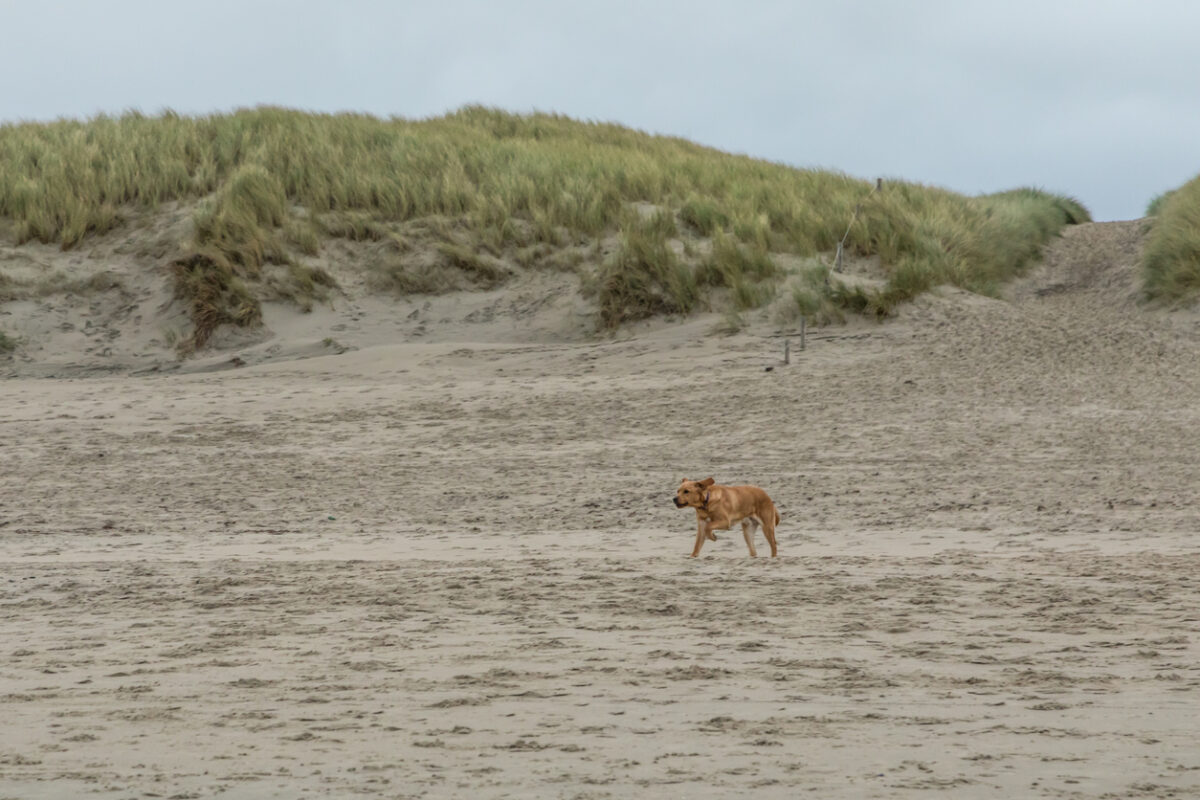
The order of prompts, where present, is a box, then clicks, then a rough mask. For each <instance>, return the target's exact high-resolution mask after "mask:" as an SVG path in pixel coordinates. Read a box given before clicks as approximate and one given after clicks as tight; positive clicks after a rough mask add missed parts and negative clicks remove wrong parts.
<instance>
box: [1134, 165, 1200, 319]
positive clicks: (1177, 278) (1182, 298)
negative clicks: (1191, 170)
mask: <svg viewBox="0 0 1200 800" xmlns="http://www.w3.org/2000/svg"><path fill="white" fill-rule="evenodd" d="M1146 213H1147V214H1148V215H1155V216H1156V219H1155V220H1154V222H1153V227H1152V228H1151V230H1150V235H1149V236H1148V237H1147V239H1146V250H1145V252H1144V254H1143V256H1142V274H1143V278H1144V281H1145V287H1146V295H1147V296H1148V297H1149V298H1150V299H1152V300H1159V301H1162V302H1166V303H1171V304H1183V303H1188V302H1194V301H1195V300H1196V299H1197V298H1200V176H1197V177H1195V178H1193V179H1192V180H1190V181H1188V182H1187V183H1185V184H1184V185H1183V186H1180V187H1179V188H1178V189H1174V190H1171V191H1169V192H1164V193H1163V194H1161V195H1159V196H1158V197H1156V198H1154V200H1153V201H1151V204H1150V206H1149V207H1148V208H1147V210H1146Z"/></svg>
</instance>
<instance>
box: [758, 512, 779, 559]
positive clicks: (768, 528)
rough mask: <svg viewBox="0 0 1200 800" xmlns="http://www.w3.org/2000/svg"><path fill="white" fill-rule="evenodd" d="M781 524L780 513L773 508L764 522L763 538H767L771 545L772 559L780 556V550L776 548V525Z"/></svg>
mask: <svg viewBox="0 0 1200 800" xmlns="http://www.w3.org/2000/svg"><path fill="white" fill-rule="evenodd" d="M778 522H779V513H778V512H777V511H776V510H775V509H774V508H772V509H771V510H770V511H769V512H767V515H766V516H765V517H764V518H763V520H762V526H763V536H766V537H767V543H768V544H769V545H771V558H774V557H775V556H777V555H779V549H778V548H777V547H776V546H775V525H776V524H777V523H778Z"/></svg>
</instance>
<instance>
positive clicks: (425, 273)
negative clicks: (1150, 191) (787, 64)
mask: <svg viewBox="0 0 1200 800" xmlns="http://www.w3.org/2000/svg"><path fill="white" fill-rule="evenodd" d="M871 190H872V185H871V184H869V183H867V182H866V181H862V180H858V179H855V178H852V177H850V176H847V175H844V174H841V173H837V172H832V171H826V170H811V169H795V168H791V167H787V166H784V165H780V164H774V163H769V162H766V161H760V160H756V159H752V158H748V157H745V156H735V155H729V154H726V153H722V152H719V151H716V150H713V149H710V148H706V147H702V146H699V145H696V144H694V143H691V142H688V141H685V140H683V139H678V138H673V137H665V136H652V135H649V134H646V133H643V132H640V131H636V130H632V129H629V128H625V127H622V126H620V125H615V124H610V123H598V122H580V121H577V120H572V119H569V118H567V117H563V116H559V115H555V114H510V113H506V112H503V111H499V110H495V109H489V108H482V107H478V106H470V107H467V108H463V109H461V110H459V111H456V112H454V113H451V114H447V115H445V116H441V117H436V118H432V119H423V120H406V119H398V118H391V119H381V118H377V117H373V116H367V115H360V114H311V113H305V112H299V111H291V110H286V109H279V108H257V109H247V110H241V111H237V112H234V113H230V114H216V115H211V116H202V117H186V116H180V115H178V114H174V113H171V112H167V113H163V114H160V115H157V116H146V115H142V114H138V113H130V114H125V115H122V116H120V117H107V116H101V117H96V118H94V119H91V120H88V121H72V120H61V121H58V122H52V123H19V124H6V125H0V218H4V219H6V220H11V223H10V224H8V225H7V226H6V227H7V228H8V229H9V230H11V231H12V234H11V235H12V237H13V238H14V239H15V240H16V241H27V240H31V239H36V240H38V241H42V242H47V243H58V244H59V245H60V246H62V247H63V248H70V247H75V246H78V245H79V244H80V242H82V241H84V240H85V239H87V238H88V237H89V236H94V235H97V234H99V233H102V232H104V231H108V230H112V229H113V228H114V227H119V226H121V225H123V224H125V222H124V220H125V219H126V217H127V214H126V210H127V209H128V210H132V211H139V210H147V209H149V210H152V209H154V208H155V207H156V206H158V205H159V204H161V203H164V202H168V201H180V202H186V203H191V204H193V205H194V206H195V209H196V210H195V214H194V227H195V235H194V237H193V240H192V241H190V242H188V243H187V245H186V247H185V248H184V249H183V251H182V252H181V253H180V254H179V256H178V258H176V259H175V260H174V264H175V266H174V267H173V269H174V270H175V274H176V277H177V281H178V284H177V285H178V288H179V291H180V293H181V296H183V297H186V298H187V299H188V302H189V303H190V307H191V308H192V312H193V323H194V327H195V334H194V335H193V337H192V340H191V346H193V347H198V346H201V345H202V344H203V342H204V341H205V340H206V339H207V337H208V335H210V334H211V332H212V330H213V327H212V326H213V325H219V324H225V323H231V324H255V322H256V320H258V319H260V318H261V312H260V311H257V310H255V304H256V303H257V302H258V296H259V294H260V293H261V289H262V287H263V285H264V283H265V282H269V281H270V280H271V278H270V275H272V274H276V273H277V272H278V271H279V270H276V269H264V267H278V268H279V269H282V270H287V269H290V267H291V265H292V264H295V263H298V262H299V261H300V259H301V257H302V256H304V255H315V254H316V253H317V252H319V251H320V249H321V247H322V242H323V241H327V240H329V239H331V238H340V239H345V240H349V241H352V242H356V243H363V244H366V245H380V246H386V245H387V243H388V241H389V240H390V239H392V238H393V237H395V236H398V235H400V233H401V231H402V232H403V236H405V237H413V238H415V239H416V240H419V241H422V242H426V243H433V246H434V247H435V248H436V247H437V246H438V243H441V244H444V245H446V246H448V247H450V248H452V249H451V250H450V251H447V250H444V249H443V250H442V251H441V256H440V257H439V258H438V259H436V260H434V261H429V260H427V259H426V260H421V258H423V256H422V257H419V256H420V254H421V253H423V252H425V251H426V250H427V249H428V248H426V247H414V248H411V249H410V250H409V251H408V252H400V251H399V250H396V249H392V250H387V251H386V252H382V251H381V253H375V255H374V256H373V258H374V259H375V261H377V262H379V263H378V264H376V268H373V269H374V271H373V273H372V274H373V275H375V276H376V277H375V279H374V282H375V283H377V284H378V285H379V286H380V287H386V289H387V290H388V291H400V292H405V293H412V292H422V291H430V290H433V291H436V290H439V287H443V288H444V287H446V286H453V285H457V282H458V281H459V277H454V276H460V277H461V276H463V275H468V276H474V277H472V278H470V280H468V283H471V284H473V285H483V286H488V285H495V284H496V283H497V282H500V281H502V280H504V279H505V278H506V277H507V275H508V272H507V271H506V270H502V269H499V268H498V267H497V266H496V264H497V263H498V262H499V261H507V262H510V263H523V262H522V258H523V257H524V258H527V260H528V261H529V263H531V264H534V265H540V264H552V261H551V259H548V258H547V256H546V255H545V253H544V252H541V251H537V250H531V249H530V248H533V247H535V246H538V245H544V246H546V247H549V248H551V249H552V250H557V249H566V248H574V249H576V250H578V249H579V248H581V247H585V246H586V244H587V243H588V242H589V241H599V240H601V239H611V238H613V237H615V238H616V240H617V241H619V243H620V244H619V247H618V252H617V253H615V254H612V255H610V256H609V257H608V258H606V259H596V261H598V262H600V263H599V264H598V265H597V266H596V267H595V269H596V274H595V275H594V276H593V278H594V280H593V281H592V283H591V284H589V285H591V286H593V287H594V288H595V291H594V296H595V298H596V302H597V306H598V307H599V310H600V315H601V319H602V321H603V324H604V325H606V326H609V327H612V326H616V325H619V324H621V323H622V322H624V321H627V320H631V319H637V318H639V317H641V316H644V315H646V314H656V313H671V314H684V313H688V312H690V311H691V310H692V309H695V308H698V307H703V306H705V305H706V303H707V298H708V297H709V293H710V292H711V291H717V290H724V289H728V290H729V292H728V294H729V295H730V296H731V297H732V298H733V303H734V304H735V305H736V306H738V307H745V308H750V307H754V306H756V305H761V304H762V303H763V302H765V301H766V300H768V299H769V298H770V297H771V295H772V293H773V289H772V287H773V285H774V284H775V283H777V282H778V280H779V279H780V278H779V276H777V275H776V276H772V275H770V274H768V272H769V270H767V271H764V270H765V267H764V265H765V264H766V263H767V262H768V261H769V260H770V254H771V253H789V254H795V255H799V256H815V255H818V254H821V253H828V252H830V251H832V250H833V249H834V248H835V246H836V245H837V243H838V242H839V241H840V240H841V238H842V236H843V234H844V233H846V226H847V224H848V222H849V221H850V220H851V219H852V218H854V219H855V222H854V224H853V225H851V227H850V231H849V233H848V234H847V235H846V242H845V244H846V247H847V248H848V250H849V251H850V252H852V253H857V254H862V255H878V256H879V257H880V263H881V264H882V266H883V268H884V270H885V271H886V272H887V273H888V277H887V280H888V285H887V286H886V287H885V288H884V289H882V290H879V291H878V292H876V293H875V294H874V295H872V296H870V297H867V298H866V299H867V302H865V303H863V302H862V298H861V297H860V296H859V294H857V293H854V292H851V293H848V294H839V291H838V290H836V289H834V288H831V291H830V292H829V293H828V294H827V295H826V296H824V297H823V298H822V299H821V302H822V303H824V302H828V303H845V304H846V305H845V308H846V309H847V310H854V309H856V308H857V307H858V306H860V305H861V306H863V308H864V309H865V311H864V313H875V314H886V313H889V311H890V309H891V308H892V307H893V306H894V305H895V303H898V302H903V301H904V300H906V299H908V298H910V297H912V296H913V295H914V294H915V293H917V292H920V291H923V290H924V289H926V288H928V287H929V286H932V285H936V284H938V283H946V282H948V283H952V284H955V285H958V286H962V287H963V288H967V289H971V290H972V291H995V289H996V287H997V286H998V285H999V283H1000V282H1002V281H1003V280H1005V279H1007V278H1008V277H1011V276H1012V275H1014V274H1016V273H1017V272H1019V271H1020V270H1021V269H1022V268H1023V267H1024V265H1025V264H1026V263H1028V262H1029V260H1030V259H1032V258H1035V257H1036V255H1037V253H1038V252H1039V250H1040V248H1041V246H1042V245H1043V244H1044V242H1045V241H1046V240H1047V239H1048V238H1049V237H1050V236H1053V235H1054V234H1055V233H1056V232H1057V231H1058V230H1059V229H1060V228H1061V227H1062V225H1065V224H1071V223H1074V222H1080V221H1086V220H1087V219H1088V215H1087V211H1086V209H1084V208H1083V207H1082V206H1081V205H1079V204H1078V203H1077V202H1075V201H1073V200H1071V199H1070V198H1065V197H1061V196H1058V195H1052V194H1049V193H1046V192H1042V191H1039V190H1035V189H1020V190H1016V191H1014V192H1007V193H1003V194H999V195H991V196H989V197H981V198H971V197H964V196H962V195H959V194H956V193H953V192H947V191H945V190H941V189H937V188H932V187H925V186H921V185H919V184H913V183H904V182H888V183H887V184H886V185H885V187H884V191H879V192H872V191H871ZM647 208H650V209H657V211H655V212H654V213H652V214H651V215H650V216H649V218H648V219H643V217H645V215H644V214H643V213H642V211H643V210H644V209H647ZM856 208H857V209H860V213H859V214H858V216H857V217H855V215H854V212H855V209H856ZM631 209H634V210H635V211H636V212H637V213H631ZM426 221H432V222H430V223H429V225H428V226H426V228H424V229H422V228H420V226H421V225H423V224H424V223H425V222H426ZM0 229H2V228H0ZM718 238H720V239H721V240H722V241H728V242H733V243H734V245H733V246H728V245H724V244H723V245H720V247H721V248H722V252H723V253H724V254H725V255H722V256H719V257H718V256H714V257H713V258H720V259H725V260H724V261H723V262H722V263H723V264H724V265H725V266H721V265H720V264H702V263H701V262H702V261H703V260H704V255H703V248H700V247H699V246H698V245H697V244H696V242H697V241H699V240H710V239H711V240H714V241H716V240H717V239H718ZM680 243H682V246H683V252H682V253H679V252H678V250H679V244H680ZM453 248H465V250H454V249H453ZM481 253H482V254H485V255H487V256H488V257H489V258H491V259H496V260H497V261H495V262H493V261H491V260H488V259H485V258H482V257H480V255H479V254H481ZM520 254H524V256H521V255H520ZM735 254H737V258H738V259H741V260H736V259H735V260H733V261H729V259H730V258H732V257H733V256H734V255H735ZM384 255H386V258H385V257H384ZM743 256H744V258H743ZM439 271H449V273H451V277H449V278H445V277H439V275H438V274H436V273H438V272H439ZM388 276H391V277H390V278H389V277H388ZM312 283H313V286H314V287H317V288H319V287H320V286H321V284H320V282H319V281H313V282H312ZM834 283H835V282H830V283H829V286H830V287H833V286H834ZM296 285H297V286H299V287H303V286H304V285H305V281H304V280H302V279H301V280H298V281H296ZM824 286H825V284H824V283H822V287H824ZM193 291H196V292H199V294H198V295H194V294H191V292H193ZM864 291H865V290H864ZM863 296H866V295H865V294H864V295H863ZM301 301H303V298H301ZM213 304H217V305H213Z"/></svg>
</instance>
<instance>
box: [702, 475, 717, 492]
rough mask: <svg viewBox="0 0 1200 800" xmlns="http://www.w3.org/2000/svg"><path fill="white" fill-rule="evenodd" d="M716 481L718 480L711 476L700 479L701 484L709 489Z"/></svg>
mask: <svg viewBox="0 0 1200 800" xmlns="http://www.w3.org/2000/svg"><path fill="white" fill-rule="evenodd" d="M714 483H716V481H715V480H713V479H712V478H711V477H708V478H705V479H704V480H702V481H700V485H701V486H703V487H704V488H705V489H707V488H708V487H709V486H712V485H713V484H714Z"/></svg>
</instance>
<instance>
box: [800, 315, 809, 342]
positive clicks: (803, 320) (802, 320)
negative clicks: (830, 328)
mask: <svg viewBox="0 0 1200 800" xmlns="http://www.w3.org/2000/svg"><path fill="white" fill-rule="evenodd" d="M807 328H808V320H807V319H806V318H805V316H804V315H803V314H801V315H800V349H801V350H803V349H804V347H805V341H804V340H805V339H806V338H807V334H808V331H807Z"/></svg>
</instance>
